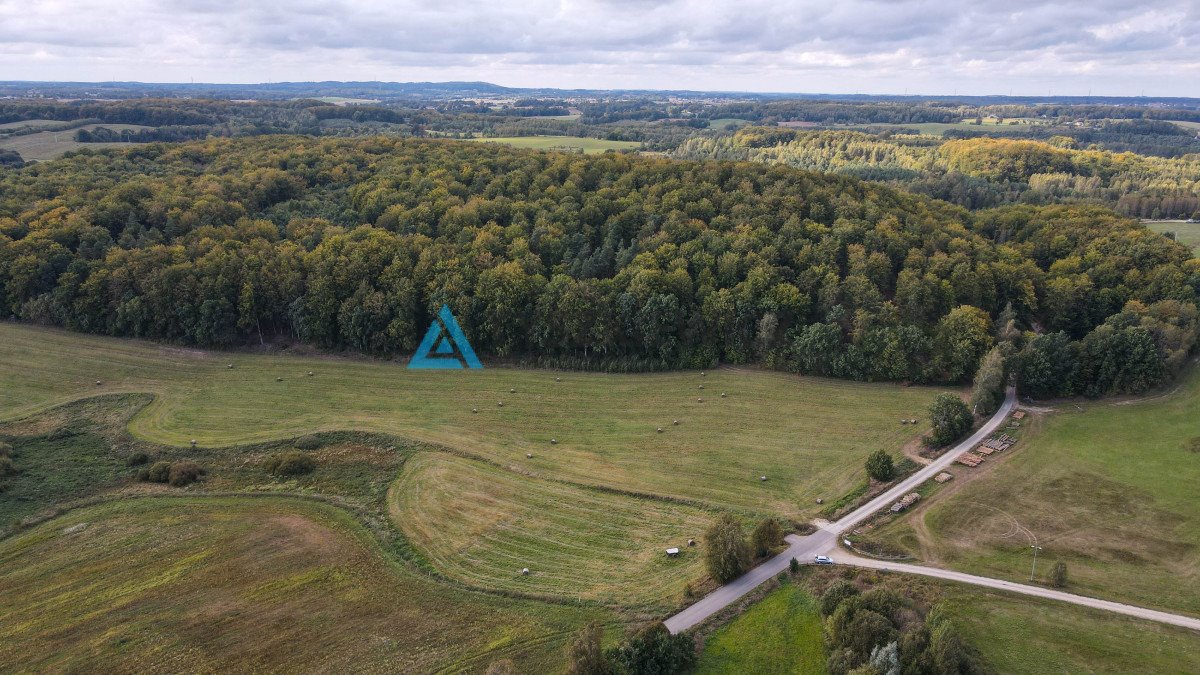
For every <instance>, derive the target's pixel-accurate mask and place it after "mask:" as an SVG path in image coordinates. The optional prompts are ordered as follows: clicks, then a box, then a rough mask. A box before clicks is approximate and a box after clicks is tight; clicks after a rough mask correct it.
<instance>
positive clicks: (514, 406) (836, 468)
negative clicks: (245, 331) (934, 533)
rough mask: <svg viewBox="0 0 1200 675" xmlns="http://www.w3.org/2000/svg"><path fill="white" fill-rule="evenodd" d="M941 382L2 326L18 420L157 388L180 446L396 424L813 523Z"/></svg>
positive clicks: (609, 483)
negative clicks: (283, 349)
mask: <svg viewBox="0 0 1200 675" xmlns="http://www.w3.org/2000/svg"><path fill="white" fill-rule="evenodd" d="M229 363H232V364H234V366H235V367H234V368H232V369H229V368H227V367H226V365H227V364H229ZM309 371H312V372H313V376H312V377H308V376H307V375H306V373H307V372H309ZM276 378H283V381H276ZM556 378H559V379H561V381H556ZM96 381H100V382H101V384H100V385H96V384H95V383H96ZM700 386H704V387H705V388H704V389H699V387H700ZM513 389H515V390H516V391H515V393H514V392H512V391H510V390H513ZM937 391H938V390H937V389H934V388H925V387H902V386H898V385H887V384H864V383H855V382H846V381H838V380H825V379H819V378H807V377H799V376H793V375H786V374H777V373H769V372H759V371H738V370H731V369H721V370H717V371H713V372H709V373H707V376H706V377H701V375H700V373H698V372H675V373H661V374H644V375H606V374H592V373H577V372H562V373H555V372H552V371H539V370H521V369H514V368H486V369H484V370H473V371H420V370H412V371H410V370H407V369H405V368H404V366H403V364H402V363H392V362H380V361H366V360H357V359H342V358H334V357H298V356H287V355H279V356H267V355H250V354H221V353H211V352H202V351H196V350H187V349H178V348H172V347H166V346H161V345H155V344H150V343H144V342H137V341H129V340H117V339H109V338H100V337H94V336H83V335H78V334H71V333H66V332H62V331H57V330H49V329H41V328H33V327H27V326H20V325H15V324H4V325H0V419H3V418H7V419H14V418H17V417H21V416H25V415H29V414H31V413H34V412H36V411H38V410H44V409H46V408H48V407H50V406H52V405H54V404H58V403H62V402H65V401H69V400H73V399H77V398H81V397H87V396H93V395H96V394H100V393H114V392H148V393H152V394H154V395H155V396H156V397H157V398H156V399H155V401H154V402H153V403H152V404H151V405H150V406H148V407H147V408H146V409H145V410H144V411H142V412H141V413H139V414H138V415H137V416H135V417H134V418H133V420H132V422H131V424H130V429H131V431H132V432H133V433H134V434H135V435H137V436H139V437H141V438H144V439H148V440H150V441H154V442H158V443H164V444H168V445H175V446H186V445H187V444H188V443H189V441H190V440H191V439H196V440H197V441H198V442H199V444H200V445H201V446H202V447H205V446H221V445H233V444H242V443H251V442H258V441H266V440H271V439H278V438H288V437H294V436H299V435H302V434H306V433H311V432H314V431H333V430H357V431H378V432H385V433H391V434H395V435H397V436H401V437H405V438H411V439H414V440H418V441H424V442H430V443H437V444H441V445H444V446H446V447H450V448H454V449H456V450H458V451H460V452H464V453H470V454H472V455H476V456H479V457H482V458H486V459H488V460H491V461H494V462H496V463H498V464H500V465H502V466H505V467H511V468H514V469H516V470H517V471H519V472H522V473H528V474H531V475H534V476H539V477H545V478H552V479H561V480H569V481H574V482H578V483H583V484H589V485H602V486H606V487H611V488H617V489H621V490H627V491H635V492H641V493H651V494H656V495H662V496H670V497H676V498H682V499H688V500H694V501H697V502H700V503H703V504H704V505H716V506H722V507H728V508H734V509H742V510H746V511H755V512H774V513H778V514H781V515H785V516H790V517H797V518H800V517H807V516H808V515H811V514H813V513H815V512H816V511H817V509H818V507H817V505H816V504H815V499H816V498H817V497H823V498H824V499H825V500H826V501H829V500H832V499H836V498H837V497H838V496H840V495H842V494H844V493H845V492H846V491H848V490H849V489H851V488H853V487H854V486H855V485H857V484H859V483H860V482H861V481H862V480H863V478H864V476H865V470H864V468H863V461H864V459H865V457H866V456H867V454H869V453H870V452H871V451H872V450H874V449H876V448H885V449H888V450H891V451H893V452H895V453H898V452H899V449H900V448H901V447H902V446H903V445H904V444H905V443H906V442H908V441H909V440H911V438H912V437H913V436H914V434H916V433H919V432H922V431H924V430H925V429H926V428H927V427H926V425H925V424H924V422H922V424H919V425H917V427H916V428H915V429H914V427H913V426H909V425H901V424H900V423H899V419H900V418H904V417H915V418H923V417H925V416H926V415H925V411H926V409H927V408H928V405H929V403H930V402H931V401H932V399H933V397H934V396H935V395H936V393H937ZM722 392H726V393H727V394H728V396H727V398H721V396H720V394H721V393H722ZM697 398H703V399H704V402H703V403H701V402H698V401H697ZM499 402H503V403H504V405H503V406H499V405H498V403H499ZM472 409H477V410H478V411H479V412H478V413H473V412H472ZM674 420H678V421H679V424H678V425H677V426H676V425H673V424H672V422H673V421H674ZM660 427H661V428H662V429H663V432H662V433H657V432H656V429H658V428H660ZM552 438H554V439H557V441H558V444H557V445H553V446H552V445H550V440H551V439H552ZM526 453H533V455H534V456H533V458H532V459H527V458H526V456H525V455H526ZM763 475H765V476H767V477H768V480H766V481H760V480H759V477H760V476H763Z"/></svg>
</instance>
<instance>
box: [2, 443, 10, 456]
mask: <svg viewBox="0 0 1200 675" xmlns="http://www.w3.org/2000/svg"><path fill="white" fill-rule="evenodd" d="M12 454H13V446H12V444H10V443H5V442H4V441H0V457H12Z"/></svg>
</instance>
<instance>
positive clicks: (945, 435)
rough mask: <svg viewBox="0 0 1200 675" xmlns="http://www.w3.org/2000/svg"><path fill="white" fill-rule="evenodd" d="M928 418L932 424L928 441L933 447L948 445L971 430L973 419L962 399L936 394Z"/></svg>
mask: <svg viewBox="0 0 1200 675" xmlns="http://www.w3.org/2000/svg"><path fill="white" fill-rule="evenodd" d="M929 418H930V420H931V421H932V423H933V433H932V434H930V436H929V440H930V442H931V444H932V445H933V446H934V447H939V448H940V447H942V446H944V445H950V444H951V443H953V442H954V441H957V440H958V439H959V438H962V435H963V434H965V433H967V431H969V430H970V429H971V425H972V424H973V423H974V421H975V418H974V417H973V416H972V415H971V409H970V408H968V407H967V404H966V403H963V401H962V399H961V398H959V397H957V396H955V395H954V394H938V397H937V398H936V399H934V400H933V405H932V406H930V407H929Z"/></svg>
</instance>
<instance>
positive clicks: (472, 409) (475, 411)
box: [471, 408, 479, 413]
mask: <svg viewBox="0 0 1200 675" xmlns="http://www.w3.org/2000/svg"><path fill="white" fill-rule="evenodd" d="M471 412H473V413H477V412H479V408H471Z"/></svg>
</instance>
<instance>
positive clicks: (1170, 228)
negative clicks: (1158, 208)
mask: <svg viewBox="0 0 1200 675" xmlns="http://www.w3.org/2000/svg"><path fill="white" fill-rule="evenodd" d="M1142 222H1143V224H1145V226H1146V227H1148V228H1149V229H1151V230H1154V231H1155V232H1158V233H1165V232H1173V233H1174V234H1175V241H1177V242H1179V243H1181V244H1183V245H1185V246H1191V247H1192V251H1193V252H1194V253H1196V254H1197V255H1200V223H1185V222H1183V221H1179V220H1172V221H1162V220H1144V221H1142Z"/></svg>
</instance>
